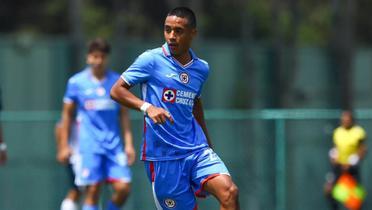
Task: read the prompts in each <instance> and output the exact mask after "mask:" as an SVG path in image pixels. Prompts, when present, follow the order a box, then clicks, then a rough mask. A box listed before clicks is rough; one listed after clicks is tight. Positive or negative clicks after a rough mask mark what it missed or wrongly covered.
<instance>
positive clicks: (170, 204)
mask: <svg viewBox="0 0 372 210" xmlns="http://www.w3.org/2000/svg"><path fill="white" fill-rule="evenodd" d="M164 204H165V205H166V206H167V207H168V208H170V209H173V208H174V207H176V201H175V200H173V199H170V198H167V199H165V200H164Z"/></svg>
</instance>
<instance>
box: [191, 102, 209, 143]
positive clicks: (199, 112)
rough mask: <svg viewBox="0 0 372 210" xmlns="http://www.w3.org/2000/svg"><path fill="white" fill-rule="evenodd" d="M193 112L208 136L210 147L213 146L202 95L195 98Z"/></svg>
mask: <svg viewBox="0 0 372 210" xmlns="http://www.w3.org/2000/svg"><path fill="white" fill-rule="evenodd" d="M192 113H193V114H194V117H195V119H196V121H197V122H198V123H199V125H200V126H201V128H202V129H203V131H204V134H205V136H206V137H207V141H208V144H209V147H210V148H213V145H212V142H211V139H210V137H209V133H208V129H207V125H206V123H205V119H204V110H203V104H202V101H201V98H200V97H197V98H196V99H195V100H194V107H193V111H192Z"/></svg>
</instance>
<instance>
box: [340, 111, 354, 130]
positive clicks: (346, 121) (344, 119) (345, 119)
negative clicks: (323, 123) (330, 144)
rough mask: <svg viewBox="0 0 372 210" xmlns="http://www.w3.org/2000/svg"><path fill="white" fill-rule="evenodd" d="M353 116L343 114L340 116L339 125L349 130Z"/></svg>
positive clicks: (347, 113)
mask: <svg viewBox="0 0 372 210" xmlns="http://www.w3.org/2000/svg"><path fill="white" fill-rule="evenodd" d="M353 123H354V122H353V115H352V114H351V113H350V112H343V113H342V115H341V125H342V127H344V128H351V126H353Z"/></svg>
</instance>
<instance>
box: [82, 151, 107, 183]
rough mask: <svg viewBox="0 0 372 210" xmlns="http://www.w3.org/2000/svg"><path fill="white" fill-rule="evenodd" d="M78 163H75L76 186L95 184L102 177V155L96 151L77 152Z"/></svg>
mask: <svg viewBox="0 0 372 210" xmlns="http://www.w3.org/2000/svg"><path fill="white" fill-rule="evenodd" d="M79 158H80V161H79V162H80V163H76V164H77V165H75V168H76V178H75V183H76V184H77V185H78V186H89V185H95V184H97V183H99V182H101V181H102V180H103V178H104V174H103V173H102V167H103V157H102V155H100V154H96V153H81V154H79Z"/></svg>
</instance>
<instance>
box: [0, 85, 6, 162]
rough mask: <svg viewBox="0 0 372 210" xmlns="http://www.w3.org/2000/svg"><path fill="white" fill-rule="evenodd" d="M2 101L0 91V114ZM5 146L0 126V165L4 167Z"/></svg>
mask: <svg viewBox="0 0 372 210" xmlns="http://www.w3.org/2000/svg"><path fill="white" fill-rule="evenodd" d="M2 105H3V104H2V99H1V89H0V113H1V111H2V110H3V106H2ZM6 149H7V146H6V144H5V141H4V139H3V130H2V127H1V124H0V165H4V164H5V162H6V160H7V154H6Z"/></svg>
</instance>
